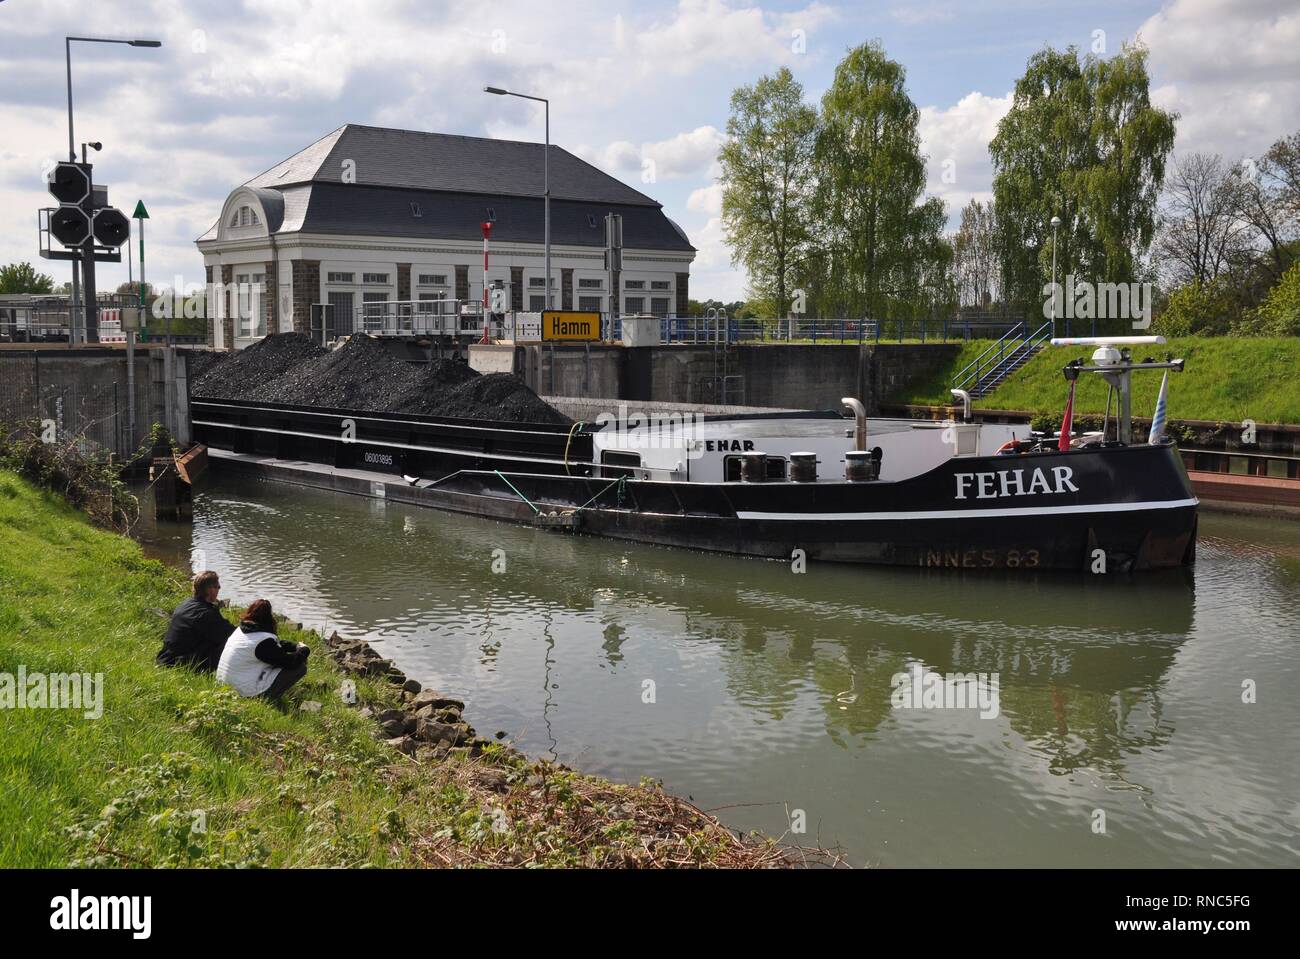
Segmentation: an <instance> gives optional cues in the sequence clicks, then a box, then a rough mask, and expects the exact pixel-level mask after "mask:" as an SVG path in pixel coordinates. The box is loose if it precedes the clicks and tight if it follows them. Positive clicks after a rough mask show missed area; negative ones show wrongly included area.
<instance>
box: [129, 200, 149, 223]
mask: <svg viewBox="0 0 1300 959" xmlns="http://www.w3.org/2000/svg"><path fill="white" fill-rule="evenodd" d="M131 218H132V219H134V220H147V219H149V211H148V210H146V209H145V208H144V200H136V201H135V212H134V213H132V214H131Z"/></svg>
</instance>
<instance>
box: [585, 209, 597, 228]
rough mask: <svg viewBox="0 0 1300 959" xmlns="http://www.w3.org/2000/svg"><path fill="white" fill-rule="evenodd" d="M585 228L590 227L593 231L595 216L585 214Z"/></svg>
mask: <svg viewBox="0 0 1300 959" xmlns="http://www.w3.org/2000/svg"><path fill="white" fill-rule="evenodd" d="M587 226H589V227H591V228H592V229H593V230H594V229H596V214H594V213H588V214H587Z"/></svg>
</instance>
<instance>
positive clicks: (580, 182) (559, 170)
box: [246, 123, 658, 206]
mask: <svg viewBox="0 0 1300 959" xmlns="http://www.w3.org/2000/svg"><path fill="white" fill-rule="evenodd" d="M544 149H545V146H544V145H543V144H541V143H523V142H520V141H518V140H491V139H485V138H482V137H465V136H453V135H450V134H446V133H423V132H419V131H415V130H392V129H388V128H385V127H368V126H361V125H359V124H356V123H349V124H347V125H345V126H342V127H340V128H339V129H337V130H335V131H334V132H332V133H330V134H328V135H327V136H325V137H322V138H321V139H320V140H317V141H316V142H315V143H313V144H312V145H311V146H309V147H307V148H306V149H305V150H302V151H301V152H299V153H296V154H294V155H293V156H291V157H289V158H288V159H287V160H284V161H283V162H281V163H278V164H276V165H275V166H273V167H272V168H271V169H269V170H267V171H266V172H265V173H263V174H261V175H260V176H256V177H254V178H253V179H252V180H249V181H248V183H247V184H246V186H250V187H272V188H280V187H285V186H288V185H290V184H293V183H307V182H312V183H342V182H343V171H344V163H345V161H348V160H351V161H352V162H353V164H354V169H355V175H356V181H355V185H359V186H386V187H396V188H400V189H414V190H440V191H448V192H453V193H491V194H496V195H499V196H541V194H542V182H543V180H542V153H543V151H544ZM548 162H549V165H550V185H551V199H552V200H556V199H566V200H595V201H600V202H604V203H626V204H632V205H641V204H644V205H646V206H658V204H657V203H656V202H655V201H654V200H652V199H651V198H650V197H648V196H646V195H645V194H644V193H640V192H638V191H636V190H634V189H632V188H631V187H630V186H628V185H627V184H625V183H622V182H620V181H619V180H616V179H615V178H614V177H612V176H610V175H609V174H607V173H604V172H602V171H601V170H598V169H596V167H594V166H592V165H591V164H590V163H587V162H585V161H583V160H580V159H578V158H577V157H576V156H574V155H573V154H572V153H569V152H568V151H567V150H564V149H562V148H560V147H558V146H555V145H554V144H552V145H551V150H550V154H549V158H548Z"/></svg>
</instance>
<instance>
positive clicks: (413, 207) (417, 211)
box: [411, 200, 424, 217]
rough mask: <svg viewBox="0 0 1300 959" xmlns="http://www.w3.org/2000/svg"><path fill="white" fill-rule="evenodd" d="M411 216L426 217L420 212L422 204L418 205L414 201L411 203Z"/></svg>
mask: <svg viewBox="0 0 1300 959" xmlns="http://www.w3.org/2000/svg"><path fill="white" fill-rule="evenodd" d="M411 216H421V217H422V216H424V214H423V213H422V212H421V211H420V204H418V203H416V202H415V201H414V200H412V201H411Z"/></svg>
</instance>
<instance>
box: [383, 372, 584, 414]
mask: <svg viewBox="0 0 1300 959" xmlns="http://www.w3.org/2000/svg"><path fill="white" fill-rule="evenodd" d="M471 372H473V371H471ZM404 412H408V413H416V412H418V413H428V414H429V415H431V416H450V417H457V418H460V419H496V420H510V421H511V422H515V423H554V424H567V423H569V422H571V420H570V419H569V418H568V417H567V416H565V415H564V414H562V413H560V412H559V411H558V410H557V409H555V408H554V407H553V406H550V405H548V404H547V403H545V402H543V401H542V399H541V398H540V397H539V396H538V395H537V394H536V393H534V392H533V391H532V390H530V389H529V388H528V387H527V386H526V385H525V384H524V382H523V381H522V380H520V379H519V378H518V377H517V376H515V375H514V374H513V373H487V374H484V375H475V376H474V377H473V379H469V380H466V381H465V382H463V383H461V384H460V385H459V386H456V387H453V388H451V389H449V390H447V391H445V392H441V393H436V394H433V395H432V396H430V397H428V398H427V400H426V401H425V403H423V404H421V408H420V409H408V410H405V411H404Z"/></svg>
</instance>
